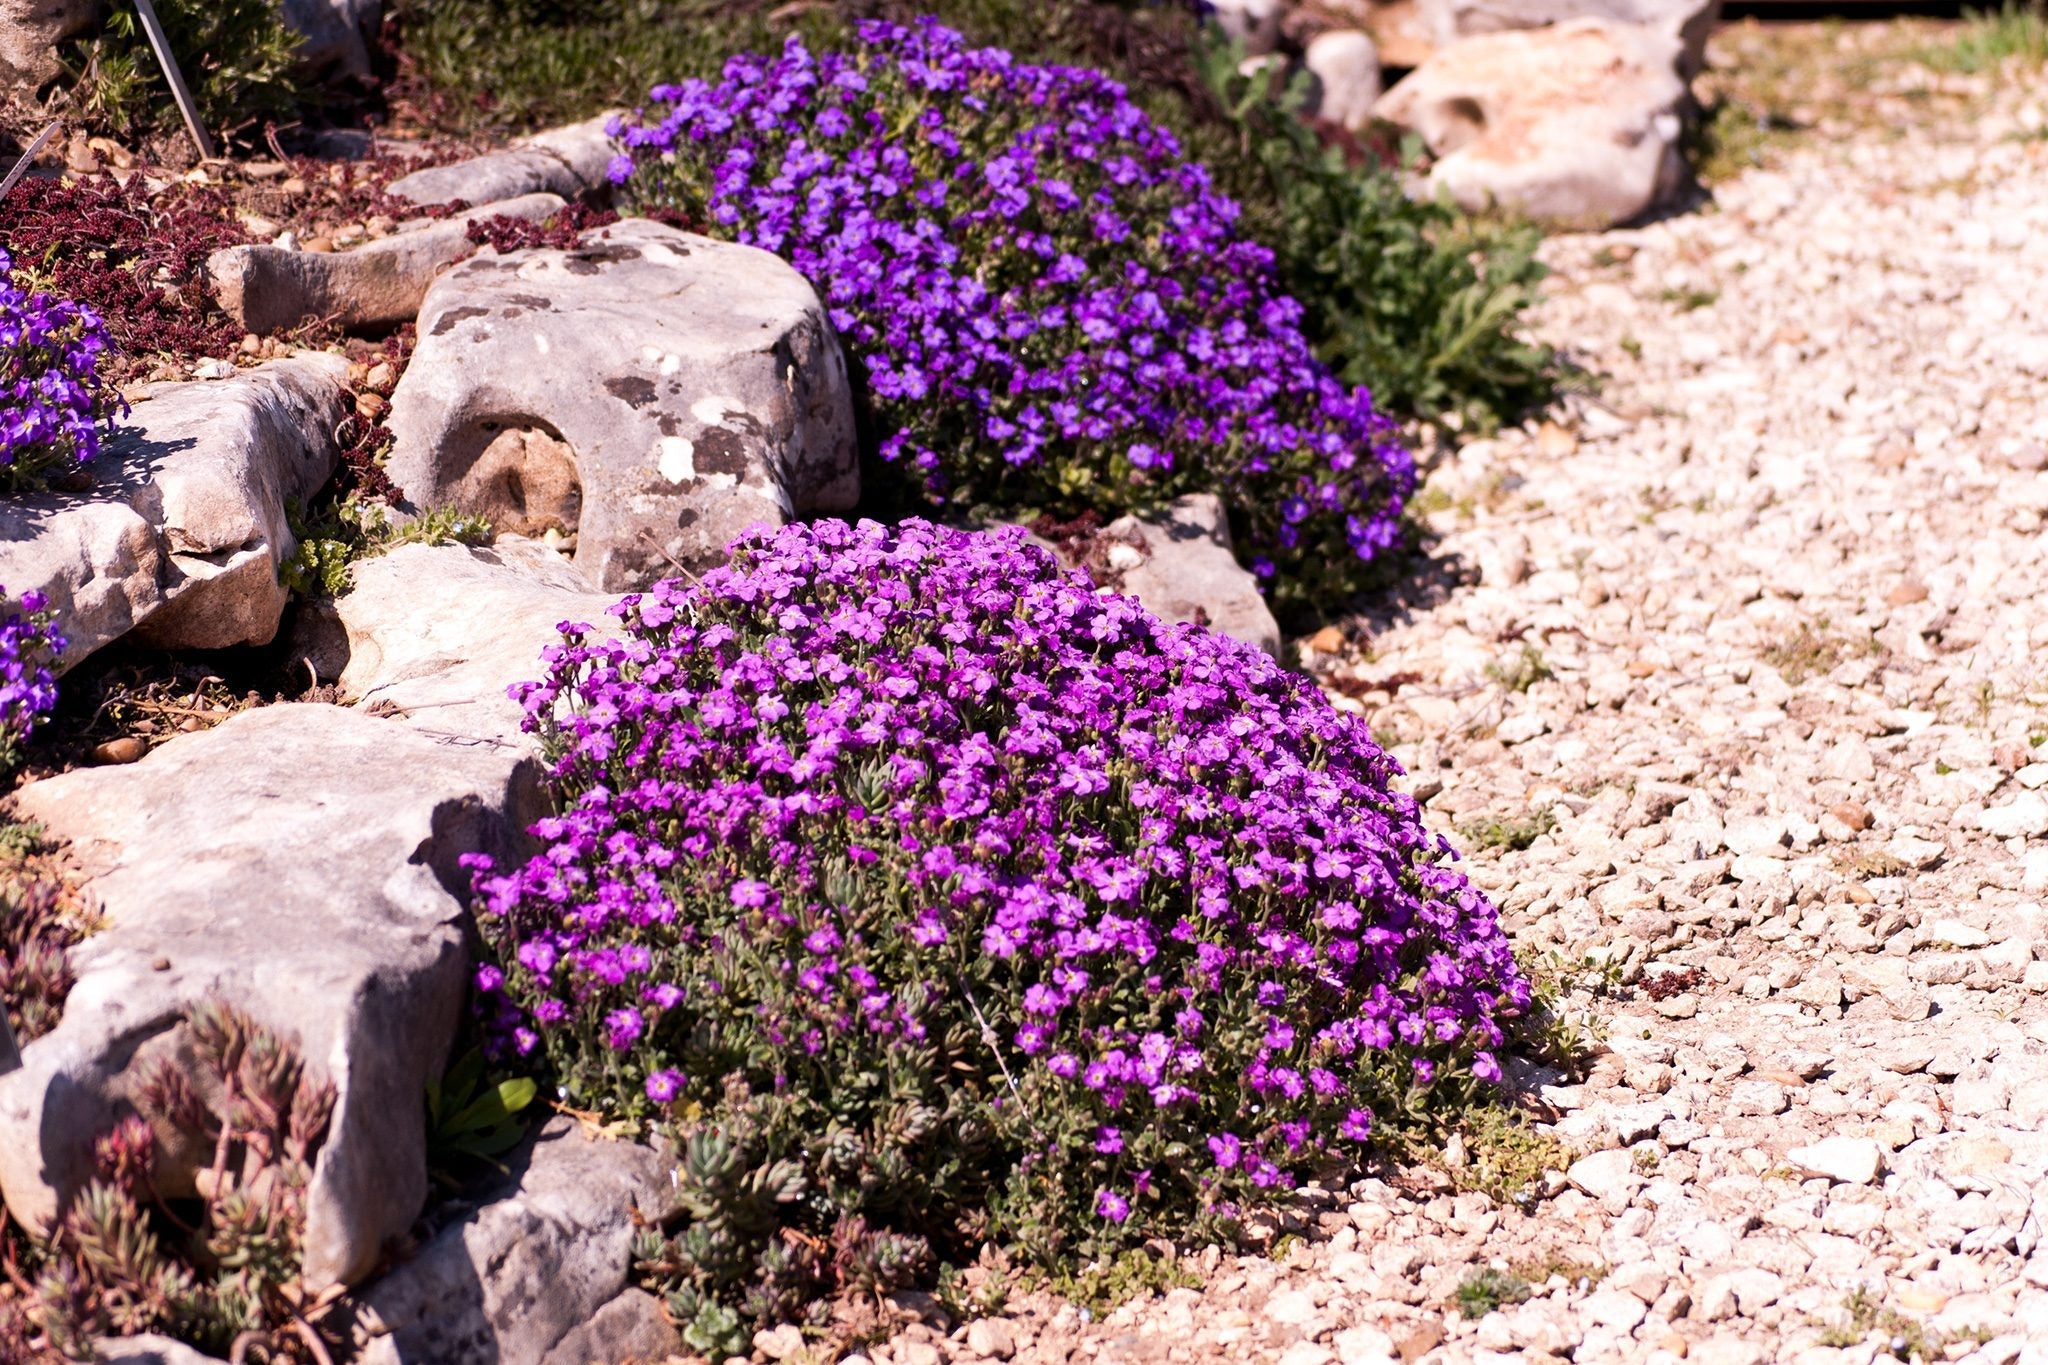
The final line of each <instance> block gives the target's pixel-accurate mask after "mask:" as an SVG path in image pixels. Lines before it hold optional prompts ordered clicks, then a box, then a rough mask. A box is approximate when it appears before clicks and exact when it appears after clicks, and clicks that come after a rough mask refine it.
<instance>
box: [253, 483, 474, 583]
mask: <svg viewBox="0 0 2048 1365" xmlns="http://www.w3.org/2000/svg"><path fill="white" fill-rule="evenodd" d="M285 511H286V513H287V515H288V516H289V518H290V520H291V528H292V535H293V536H294V537H295V538H296V539H297V541H298V548H296V549H294V550H293V551H292V553H291V554H290V555H289V556H288V557H287V558H286V559H285V561H284V563H282V564H280V565H279V566H278V570H277V576H278V581H279V582H281V583H283V584H284V586H285V588H286V589H287V590H288V591H290V592H294V593H299V594H301V595H311V594H316V593H317V594H324V595H326V596H328V597H333V596H336V595H337V594H339V593H342V592H344V591H346V590H347V588H348V566H349V565H351V564H353V563H355V562H356V561H357V560H359V559H374V558H375V557H376V556H378V555H381V554H384V553H385V552H386V551H389V550H395V549H397V548H398V547H399V546H401V545H488V544H490V541H491V524H490V522H488V521H486V520H485V519H484V518H482V517H477V516H471V515H469V514H467V513H464V512H457V511H455V510H454V509H452V508H447V507H435V508H430V509H429V510H427V511H425V512H422V513H420V515H418V516H417V517H414V518H412V519H411V520H410V521H404V522H400V523H397V524H396V525H394V524H393V523H392V520H391V509H390V508H388V507H387V506H385V505H384V504H383V503H382V502H378V501H376V500H374V499H365V498H361V497H357V496H356V495H354V494H351V495H350V496H348V497H346V498H344V499H342V500H341V501H340V502H338V503H335V504H333V505H331V506H329V507H328V508H326V509H325V510H324V511H322V512H320V513H319V514H317V515H316V516H314V517H312V518H310V519H308V518H307V516H306V513H305V511H304V509H303V508H302V507H301V506H300V505H299V504H298V503H292V504H290V505H288V506H287V507H286V509H285Z"/></svg>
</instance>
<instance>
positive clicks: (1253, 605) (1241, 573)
mask: <svg viewBox="0 0 2048 1365" xmlns="http://www.w3.org/2000/svg"><path fill="white" fill-rule="evenodd" d="M1033 538H1034V539H1035V540H1037V542H1038V544H1040V545H1042V546H1044V547H1045V548H1046V549H1047V550H1050V551H1051V552H1052V553H1054V554H1055V555H1057V556H1059V558H1060V561H1061V562H1062V563H1064V564H1066V565H1067V566H1068V567H1069V568H1073V567H1077V566H1078V567H1083V568H1086V569H1087V570H1088V573H1089V576H1090V577H1092V578H1093V579H1094V580H1095V581H1096V583H1097V584H1098V585H1100V586H1101V587H1102V588H1103V589H1104V590H1105V591H1109V592H1121V593H1127V594H1129V595H1130V596H1132V597H1135V598H1137V599H1138V600H1139V601H1140V602H1142V603H1144V605H1145V608H1146V610H1148V611H1150V612H1151V613H1152V614H1153V615H1154V616H1157V617H1159V618H1160V619H1161V620H1164V621H1194V622H1196V623H1198V624H1201V625H1206V626H1212V627H1214V628H1215V629H1216V630H1219V631H1221V632H1222V633H1223V634H1225V635H1228V636H1230V637H1232V638H1233V639H1238V640H1242V641H1244V642H1245V643H1246V644H1249V645H1255V646H1257V647H1258V648H1260V649H1262V650H1264V651H1265V652H1266V653H1268V654H1270V655H1272V656H1274V657H1275V658H1278V657H1279V655H1280V626H1279V624H1278V623H1277V622H1276V621H1275V620H1274V619H1273V612H1272V610H1271V609H1270V608H1269V607H1267V605H1266V599H1265V598H1264V597H1262V596H1261V595H1260V594H1259V585H1258V580H1257V579H1255V578H1253V577H1252V575H1251V573H1250V571H1249V570H1247V569H1245V568H1244V566H1243V565H1241V564H1239V563H1238V562H1237V556H1236V555H1235V554H1233V553H1232V552H1231V548H1230V519H1229V517H1228V516H1227V515H1226V514H1225V512H1224V510H1223V502H1222V499H1220V498H1218V497H1217V496H1216V495H1215V494H1213V493H1191V494H1189V495H1188V496H1186V497H1183V498H1178V499H1176V500H1175V501H1174V502H1173V503H1171V504H1170V505H1168V506H1167V507H1166V508H1165V509H1164V510H1163V511H1162V512H1159V513H1156V514H1152V515H1149V516H1145V517H1139V516H1136V515H1130V516H1123V517H1118V518H1117V519H1116V520H1115V521H1113V522H1111V523H1110V524H1109V525H1107V526H1105V527H1103V528H1102V529H1101V530H1100V531H1097V532H1095V533H1094V534H1093V535H1091V536H1084V537H1082V538H1080V539H1078V540H1073V541H1069V542H1067V543H1065V544H1054V543H1053V542H1051V541H1048V540H1045V539H1043V538H1040V537H1036V536H1034V537H1033Z"/></svg>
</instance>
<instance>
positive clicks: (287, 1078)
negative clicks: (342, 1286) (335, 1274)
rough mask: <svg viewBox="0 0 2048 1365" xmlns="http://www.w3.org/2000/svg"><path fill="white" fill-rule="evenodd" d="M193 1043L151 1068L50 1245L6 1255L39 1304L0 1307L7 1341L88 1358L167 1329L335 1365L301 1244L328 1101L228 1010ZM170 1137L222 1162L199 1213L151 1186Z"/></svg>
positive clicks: (208, 1014) (325, 1088)
mask: <svg viewBox="0 0 2048 1365" xmlns="http://www.w3.org/2000/svg"><path fill="white" fill-rule="evenodd" d="M183 1036H184V1043H185V1047H184V1049H183V1050H184V1052H185V1054H186V1057H185V1064H184V1065H181V1064H180V1062H179V1061H176V1060H173V1059H171V1058H169V1057H165V1058H161V1059H159V1061H158V1063H157V1064H156V1065H155V1066H154V1067H153V1068H152V1069H151V1070H150V1072H149V1073H148V1075H147V1077H146V1079H145V1081H144V1083H143V1085H142V1086H141V1088H140V1090H139V1092H138V1093H137V1094H136V1096H135V1104H136V1108H137V1109H138V1110H139V1111H140V1112H139V1113H138V1114H132V1115H130V1116H129V1117H127V1118H126V1119H123V1120H122V1121H121V1123H120V1124H119V1125H117V1126H116V1127H115V1128H114V1129H113V1131H111V1132H110V1133H108V1134H106V1135H104V1136H103V1137H102V1138H101V1139H100V1141H99V1143H98V1145H97V1147H96V1149H95V1166H96V1178H95V1179H94V1180H93V1181H92V1182H91V1183H90V1184H88V1185H87V1186H86V1187H85V1189H84V1190H83V1191H81V1192H80V1194H79V1195H78V1197H77V1199H75V1200H74V1201H73V1202H72V1204H71V1205H70V1206H69V1208H67V1209H66V1210H65V1211H64V1213H63V1216H62V1217H61V1218H59V1219H58V1220H57V1223H56V1225H55V1226H54V1227H53V1228H52V1229H51V1232H50V1234H49V1236H48V1237H47V1238H45V1239H43V1240H41V1241H40V1242H37V1243H35V1244H33V1245H28V1246H22V1245H19V1244H17V1245H12V1246H9V1247H8V1248H7V1249H6V1251H7V1260H8V1263H9V1265H10V1267H14V1268H18V1270H19V1271H20V1272H22V1274H23V1278H24V1280H28V1281H32V1283H33V1285H34V1292H33V1294H32V1295H20V1294H17V1295H14V1296H10V1297H4V1298H0V1343H8V1342H28V1343H31V1344H33V1345H35V1346H37V1347H38V1348H39V1349H41V1350H44V1351H47V1352H55V1353H57V1354H60V1355H62V1356H64V1357H65V1358H68V1359H74V1360H90V1359H93V1358H94V1354H93V1349H92V1343H93V1340H94V1339H95V1338H97V1337H102V1336H109V1335H115V1336H129V1335H134V1334H136V1333H141V1332H162V1333H165V1334H168V1335H170V1336H173V1337H176V1338H177V1339H179V1340H181V1341H185V1342H187V1343H189V1344H191V1345H194V1346H197V1347H200V1348H201V1349H202V1350H206V1351H210V1352H213V1353H216V1354H220V1355H228V1354H230V1353H232V1354H233V1356H234V1358H235V1359H237V1360H242V1359H251V1358H253V1359H257V1360H264V1361H278V1362H284V1361H309V1360H327V1359H331V1355H330V1354H329V1352H328V1348H327V1346H326V1345H325V1344H324V1343H323V1342H322V1341H321V1335H320V1330H319V1325H318V1324H319V1322H320V1319H321V1317H322V1316H323V1315H324V1313H325V1312H326V1311H327V1309H328V1308H329V1307H331V1306H332V1304H333V1303H334V1301H335V1298H334V1296H323V1297H322V1298H319V1299H315V1298H314V1296H312V1295H310V1294H309V1293H307V1292H306V1289H305V1286H304V1284H303V1283H302V1282H301V1280H300V1247H301V1244H302V1241H303V1239H304V1234H305V1194H306V1188H307V1186H308V1184H309V1183H310V1182H311V1180H312V1172H313V1161H314V1158H315V1155H316V1153H317V1151H318V1149H319V1146H320V1144H321V1142H322V1140H323V1139H324V1138H325V1136H326V1132H327V1120H328V1117H329V1115H330V1113H331V1112H332V1110H333V1106H334V1091H333V1088H332V1087H331V1086H329V1085H328V1084H327V1083H326V1082H325V1081H322V1080H318V1079H316V1078H314V1077H313V1076H312V1075H311V1074H309V1073H308V1072H307V1071H306V1069H305V1067H304V1064H303V1063H302V1062H301V1060H300V1058H299V1055H298V1052H297V1050H296V1049H295V1048H293V1047H292V1046H291V1045H290V1044H288V1043H286V1042H285V1041H283V1040H282V1039H280V1038H278V1037H277V1036H275V1035H273V1034H271V1033H269V1032H267V1031H265V1030H264V1029H262V1028H260V1027H259V1026H257V1025H256V1024H255V1023H253V1022H252V1021H251V1020H249V1019H248V1018H247V1017H246V1016H244V1015H242V1014H240V1013H238V1012H237V1011H235V1010H233V1009H232V1008H230V1007H228V1006H226V1005H221V1004H214V1003H209V1004H204V1005H200V1006H197V1007H195V1008H194V1009H193V1010H191V1011H190V1013H189V1014H188V1015H187V1016H186V1020H185V1027H184V1030H183ZM188 1065H189V1067H190V1070H189V1071H188V1070H187V1069H186V1066H188ZM170 1134H176V1135H177V1137H176V1140H175V1141H176V1146H177V1147H178V1148H180V1149H182V1150H198V1151H203V1152H211V1153H212V1154H213V1161H212V1164H211V1166H210V1167H208V1168H207V1169H204V1170H201V1171H199V1172H198V1173H197V1175H196V1177H195V1180H194V1183H195V1185H196V1188H197V1207H196V1210H195V1209H193V1208H190V1207H186V1208H184V1209H182V1210H181V1211H174V1210H173V1209H172V1208H171V1207H170V1206H169V1204H168V1203H167V1201H166V1200H165V1198H164V1197H163V1196H162V1195H161V1194H160V1193H159V1191H158V1189H157V1186H156V1178H157V1169H158V1165H159V1163H160V1162H161V1161H162V1160H163V1159H164V1154H165V1150H166V1148H165V1146H164V1144H165V1143H166V1142H168V1141H170V1140H171V1139H169V1137H168V1136H167V1135H170ZM8 1235H11V1234H8ZM18 1282H20V1281H18Z"/></svg>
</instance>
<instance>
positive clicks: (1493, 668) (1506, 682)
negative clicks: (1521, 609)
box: [1486, 643, 1556, 692]
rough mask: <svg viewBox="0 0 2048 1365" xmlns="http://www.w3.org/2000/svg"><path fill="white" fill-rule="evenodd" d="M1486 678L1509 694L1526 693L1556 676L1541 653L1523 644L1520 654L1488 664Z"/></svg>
mask: <svg viewBox="0 0 2048 1365" xmlns="http://www.w3.org/2000/svg"><path fill="white" fill-rule="evenodd" d="M1486 676H1487V677H1489V678H1491V679H1493V680H1494V681H1495V682H1497V683H1499V684H1500V685H1501V686H1502V687H1505V688H1506V689H1507V690H1508V691H1510V692H1527V691H1528V690H1529V689H1530V688H1532V687H1534V686H1535V685H1536V684H1537V683H1540V682H1542V681H1543V680H1544V679H1545V678H1549V677H1554V676H1556V675H1555V674H1553V673H1552V672H1551V671H1550V664H1549V663H1548V662H1547V661H1546V660H1545V659H1544V657H1543V651H1542V650H1540V649H1538V648H1536V646H1534V645H1532V644H1526V643H1525V644H1524V645H1523V646H1522V651H1521V653H1519V654H1517V655H1516V656H1515V657H1514V658H1512V659H1509V660H1506V661H1504V662H1500V663H1491V664H1488V665H1487V666H1486Z"/></svg>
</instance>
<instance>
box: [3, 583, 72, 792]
mask: <svg viewBox="0 0 2048 1365" xmlns="http://www.w3.org/2000/svg"><path fill="white" fill-rule="evenodd" d="M66 643H67V641H66V640H65V639H64V636H63V635H62V634H60V633H59V632H58V630H57V613H56V612H55V611H53V610H52V609H51V607H50V603H49V599H48V598H46V597H44V596H43V595H42V594H41V593H39V592H26V593H23V594H22V595H21V606H20V607H19V609H17V610H15V611H11V612H8V613H7V614H6V615H5V617H4V618H0V773H4V772H7V771H9V770H11V769H13V768H14V767H15V766H16V765H17V764H19V763H20V762H21V751H22V746H23V745H25V744H27V743H28V738H29V735H30V734H31V733H33V732H34V730H35V727H36V723H37V722H38V721H39V720H41V719H42V718H43V717H44V716H46V715H48V714H49V713H50V710H51V708H52V707H54V706H56V704H57V678H56V675H55V674H54V673H53V672H52V671H51V666H52V665H53V664H55V663H56V661H57V656H58V655H59V654H62V653H63V652H64V647H65V645H66Z"/></svg>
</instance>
